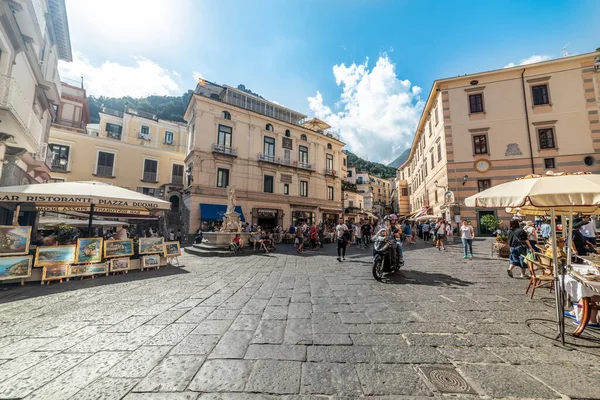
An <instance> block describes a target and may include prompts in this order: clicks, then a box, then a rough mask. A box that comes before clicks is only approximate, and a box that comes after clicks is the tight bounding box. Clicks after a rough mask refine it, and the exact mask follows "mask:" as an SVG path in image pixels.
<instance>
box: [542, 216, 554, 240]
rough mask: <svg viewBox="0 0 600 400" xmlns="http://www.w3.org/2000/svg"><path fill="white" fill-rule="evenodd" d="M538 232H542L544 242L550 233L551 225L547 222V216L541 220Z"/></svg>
mask: <svg viewBox="0 0 600 400" xmlns="http://www.w3.org/2000/svg"><path fill="white" fill-rule="evenodd" d="M540 233H541V234H542V238H544V242H547V241H548V239H550V234H551V233H552V227H551V226H550V223H549V222H548V218H545V219H544V221H543V222H542V227H541V229H540Z"/></svg>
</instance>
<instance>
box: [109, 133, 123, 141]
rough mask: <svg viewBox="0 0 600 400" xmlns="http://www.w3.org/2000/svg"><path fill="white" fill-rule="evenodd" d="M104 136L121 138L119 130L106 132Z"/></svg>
mask: <svg viewBox="0 0 600 400" xmlns="http://www.w3.org/2000/svg"><path fill="white" fill-rule="evenodd" d="M106 137H107V138H110V139H115V140H121V132H109V131H107V132H106Z"/></svg>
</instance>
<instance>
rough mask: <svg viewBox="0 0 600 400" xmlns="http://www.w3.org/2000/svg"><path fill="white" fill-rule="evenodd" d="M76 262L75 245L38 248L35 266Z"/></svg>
mask: <svg viewBox="0 0 600 400" xmlns="http://www.w3.org/2000/svg"><path fill="white" fill-rule="evenodd" d="M73 262H75V245H74V244H69V245H66V246H38V247H37V249H36V253H35V264H34V265H35V266H36V267H45V266H49V265H61V264H72V263H73Z"/></svg>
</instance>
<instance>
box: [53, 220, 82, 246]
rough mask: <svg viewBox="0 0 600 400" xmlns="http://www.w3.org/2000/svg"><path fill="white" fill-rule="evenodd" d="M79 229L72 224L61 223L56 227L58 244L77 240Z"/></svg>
mask: <svg viewBox="0 0 600 400" xmlns="http://www.w3.org/2000/svg"><path fill="white" fill-rule="evenodd" d="M76 237H77V229H76V228H74V227H73V226H71V225H67V224H59V225H58V226H57V227H56V241H57V242H58V244H61V245H63V244H71V243H74V242H75V238H76Z"/></svg>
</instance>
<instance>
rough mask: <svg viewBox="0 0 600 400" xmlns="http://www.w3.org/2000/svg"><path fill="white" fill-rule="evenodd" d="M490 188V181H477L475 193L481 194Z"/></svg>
mask: <svg viewBox="0 0 600 400" xmlns="http://www.w3.org/2000/svg"><path fill="white" fill-rule="evenodd" d="M490 187H492V184H491V181H490V180H489V179H478V180H477V191H479V192H483V191H484V190H486V189H489V188H490Z"/></svg>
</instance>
